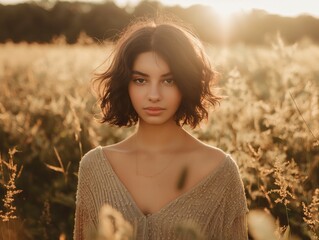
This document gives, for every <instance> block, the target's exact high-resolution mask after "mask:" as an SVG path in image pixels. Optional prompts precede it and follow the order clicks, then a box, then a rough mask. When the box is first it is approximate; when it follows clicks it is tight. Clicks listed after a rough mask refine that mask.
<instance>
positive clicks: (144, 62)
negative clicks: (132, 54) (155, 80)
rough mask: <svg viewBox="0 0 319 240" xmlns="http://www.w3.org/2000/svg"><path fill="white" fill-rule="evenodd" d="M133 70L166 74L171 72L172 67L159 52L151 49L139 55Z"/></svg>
mask: <svg viewBox="0 0 319 240" xmlns="http://www.w3.org/2000/svg"><path fill="white" fill-rule="evenodd" d="M132 70H134V71H140V72H143V73H154V74H156V73H159V74H166V73H168V72H170V67H169V65H168V63H167V62H166V61H165V60H164V59H163V58H162V57H161V56H160V55H159V54H157V53H156V52H151V51H150V52H144V53H140V54H139V55H137V57H136V59H135V61H134V63H133V69H132Z"/></svg>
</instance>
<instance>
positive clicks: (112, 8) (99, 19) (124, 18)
mask: <svg viewBox="0 0 319 240" xmlns="http://www.w3.org/2000/svg"><path fill="white" fill-rule="evenodd" d="M129 19H130V15H129V14H128V13H127V12H126V11H125V10H124V9H122V8H119V7H118V6H117V5H116V4H114V3H113V2H106V3H104V4H96V5H93V6H92V9H91V11H89V12H87V13H85V14H84V16H83V30H84V31H85V32H86V33H87V35H88V36H90V37H92V38H94V39H96V40H98V41H101V40H104V39H110V38H113V37H114V36H115V35H116V34H117V33H119V31H120V30H121V29H122V28H124V27H125V25H126V24H127V23H128V22H129Z"/></svg>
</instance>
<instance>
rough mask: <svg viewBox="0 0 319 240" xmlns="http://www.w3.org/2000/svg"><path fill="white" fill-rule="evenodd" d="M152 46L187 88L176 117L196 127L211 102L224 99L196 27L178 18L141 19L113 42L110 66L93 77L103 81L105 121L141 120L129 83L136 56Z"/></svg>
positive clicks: (124, 123) (100, 87)
mask: <svg viewBox="0 0 319 240" xmlns="http://www.w3.org/2000/svg"><path fill="white" fill-rule="evenodd" d="M149 51H153V52H155V53H157V54H158V55H159V56H161V57H162V58H163V59H164V60H165V61H166V62H167V64H168V65H169V67H170V70H171V73H172V75H173V79H174V81H175V82H176V85H177V87H178V89H179V90H180V92H181V94H182V100H181V104H180V106H179V108H178V110H177V112H176V114H175V121H176V123H177V124H178V125H184V124H188V125H190V126H191V127H193V128H195V127H196V126H197V125H198V124H199V123H200V121H201V120H203V119H205V118H207V117H208V111H207V108H208V106H209V105H213V106H215V105H216V104H218V103H219V100H220V99H221V97H220V96H217V95H214V94H213V93H212V83H213V82H214V80H215V76H216V74H215V72H214V70H213V69H212V67H211V65H210V63H209V60H208V57H207V55H206V54H205V52H204V50H203V46H202V44H201V42H200V40H199V38H198V37H197V36H196V35H195V34H194V32H193V31H190V30H189V28H187V27H185V26H183V25H182V24H181V23H177V22H175V21H166V20H165V21H163V20H161V21H159V20H152V19H142V20H139V21H136V22H134V23H132V24H131V25H129V26H128V27H127V28H126V29H125V30H124V31H123V32H122V34H121V35H120V36H119V38H118V40H117V42H116V44H115V46H114V50H113V59H112V61H111V63H110V66H109V67H108V69H107V70H106V71H105V72H103V73H100V74H97V75H96V76H95V78H94V79H93V83H98V84H97V86H98V88H97V89H96V90H97V92H98V95H99V103H100V108H101V111H102V119H101V122H102V123H104V122H108V123H110V124H112V125H116V126H132V125H134V124H136V123H137V122H138V115H137V113H136V111H135V110H134V108H133V105H132V103H131V100H130V97H129V93H128V84H129V82H130V80H131V77H132V67H133V64H134V61H135V59H136V57H137V56H138V55H139V54H141V53H144V52H149Z"/></svg>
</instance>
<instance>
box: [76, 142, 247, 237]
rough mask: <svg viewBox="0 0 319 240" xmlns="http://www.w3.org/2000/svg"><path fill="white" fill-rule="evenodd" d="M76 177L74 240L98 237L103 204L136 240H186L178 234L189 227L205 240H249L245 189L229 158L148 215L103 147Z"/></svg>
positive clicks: (91, 155) (83, 163) (91, 153)
mask: <svg viewBox="0 0 319 240" xmlns="http://www.w3.org/2000/svg"><path fill="white" fill-rule="evenodd" d="M78 177H79V181H78V189H77V195H76V211H75V228H74V239H75V240H84V239H85V240H91V239H92V240H93V239H94V237H92V236H93V235H92V233H94V232H96V231H97V228H98V224H99V223H98V221H99V220H98V216H99V210H100V209H101V207H102V205H104V204H109V205H111V206H112V207H113V208H114V209H116V210H118V211H119V212H121V213H122V214H123V217H124V218H125V219H126V220H127V221H128V222H129V223H130V224H131V225H132V226H133V229H134V230H135V233H134V235H135V238H134V239H137V240H170V239H174V240H175V239H187V238H186V237H185V236H181V233H180V232H179V231H178V230H177V226H178V225H179V224H183V223H184V226H187V225H185V223H186V222H188V223H189V222H192V223H193V224H195V226H196V228H197V229H198V230H199V231H200V232H201V233H202V235H203V236H204V239H209V240H210V239H216V240H228V239H229V240H244V239H245V240H247V225H246V213H247V211H248V209H247V205H246V199H245V194H244V188H243V184H242V181H241V179H240V176H239V172H238V167H237V165H236V163H235V162H234V160H233V159H232V158H231V157H230V156H229V155H227V157H226V161H224V162H223V163H222V164H221V165H220V166H219V167H218V168H217V169H216V170H215V171H213V172H212V173H211V174H210V175H208V176H207V177H205V178H204V179H203V180H202V181H201V182H200V183H198V184H197V185H196V186H195V187H193V188H192V189H191V190H190V191H188V192H186V193H184V194H182V195H181V196H180V197H178V198H177V199H175V200H173V201H172V202H170V203H169V204H167V205H166V206H165V207H163V208H162V209H161V210H160V211H159V212H157V213H154V214H150V215H144V214H143V213H142V211H141V210H140V209H139V208H138V207H137V205H136V204H135V202H134V200H133V198H132V197H131V195H130V193H129V192H128V190H127V189H126V188H125V186H124V184H123V183H122V182H121V181H120V179H119V178H118V177H117V175H116V174H115V172H114V171H113V169H112V167H111V164H110V163H109V162H108V160H107V159H106V157H105V155H104V152H103V150H102V147H101V146H99V147H97V148H95V149H93V150H91V151H89V152H88V153H87V154H85V156H84V157H83V158H82V160H81V162H80V167H79V174H78ZM189 235H191V234H189ZM189 239H193V238H189Z"/></svg>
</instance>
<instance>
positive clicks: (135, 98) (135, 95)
mask: <svg viewBox="0 0 319 240" xmlns="http://www.w3.org/2000/svg"><path fill="white" fill-rule="evenodd" d="M128 94H129V96H130V99H131V102H132V104H133V106H134V105H135V103H138V102H140V100H141V98H142V96H141V95H142V94H141V93H140V91H137V89H136V88H135V87H134V86H132V85H129V87H128Z"/></svg>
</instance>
